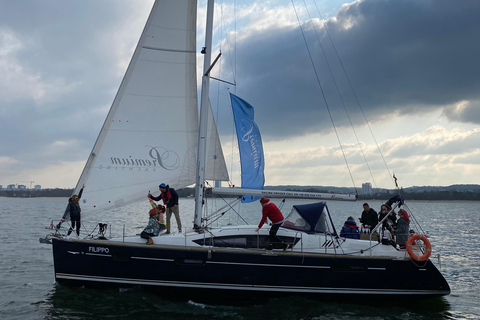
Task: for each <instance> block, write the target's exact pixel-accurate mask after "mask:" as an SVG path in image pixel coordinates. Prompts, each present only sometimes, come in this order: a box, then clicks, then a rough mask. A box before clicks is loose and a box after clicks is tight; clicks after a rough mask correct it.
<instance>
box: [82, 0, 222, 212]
mask: <svg viewBox="0 0 480 320" xmlns="http://www.w3.org/2000/svg"><path fill="white" fill-rule="evenodd" d="M196 11H197V2H196V1H195V0H182V1H177V0H164V1H157V2H155V4H154V6H153V8H152V11H151V13H150V16H149V18H148V21H147V24H146V26H145V29H144V30H143V33H142V36H141V38H140V41H139V43H138V45H137V47H136V49H135V52H134V54H133V57H132V60H131V62H130V65H129V66H128V69H127V72H126V74H125V76H124V78H123V81H122V83H121V86H120V88H119V90H118V93H117V95H116V97H115V99H114V101H113V104H112V107H111V109H110V111H109V113H108V115H107V118H106V120H105V123H104V125H103V127H102V130H101V132H100V135H99V137H98V138H97V141H96V143H95V146H94V148H93V150H92V153H91V154H90V157H89V159H88V161H87V164H86V166H85V169H84V171H83V173H82V175H81V177H80V180H79V182H78V184H77V187H76V192H78V191H79V189H80V188H81V186H82V184H85V185H86V188H85V191H84V194H83V197H82V211H83V212H88V211H92V210H102V209H108V208H113V207H117V206H122V205H124V204H128V203H132V202H135V201H138V200H140V199H143V198H145V197H146V195H147V192H148V191H149V190H151V191H152V192H154V191H157V190H158V184H159V183H160V182H164V183H166V184H169V185H171V186H172V187H174V188H177V189H178V188H182V187H186V186H188V185H191V184H193V183H195V172H196V165H197V145H198V110H197V103H198V102H197V81H196V50H195V48H196ZM209 125H210V128H209V130H208V132H209V134H210V135H213V136H210V137H208V136H207V141H209V142H208V143H207V150H208V154H209V157H208V159H207V165H206V179H216V180H228V174H227V170H226V165H225V160H224V158H223V154H222V152H221V148H220V144H219V140H218V134H217V130H216V127H215V122H214V121H213V114H212V112H211V110H210V111H209ZM214 171H215V172H214Z"/></svg>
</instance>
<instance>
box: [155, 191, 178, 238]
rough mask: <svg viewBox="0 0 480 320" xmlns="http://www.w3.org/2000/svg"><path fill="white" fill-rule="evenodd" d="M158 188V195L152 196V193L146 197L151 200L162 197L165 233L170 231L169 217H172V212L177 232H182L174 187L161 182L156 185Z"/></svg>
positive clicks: (157, 199)
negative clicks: (165, 217) (164, 213)
mask: <svg viewBox="0 0 480 320" xmlns="http://www.w3.org/2000/svg"><path fill="white" fill-rule="evenodd" d="M158 189H159V190H160V192H161V193H160V195H159V196H158V197H154V196H152V194H150V193H149V194H148V197H149V198H150V199H152V200H155V201H159V200H160V199H162V201H163V204H164V205H165V206H166V207H167V212H166V213H167V232H166V234H169V233H170V218H171V217H172V213H173V214H174V215H175V220H177V226H178V232H182V221H180V210H179V209H178V194H177V192H176V191H175V189H173V188H170V186H169V185H166V184H165V183H161V184H160V185H159V186H158Z"/></svg>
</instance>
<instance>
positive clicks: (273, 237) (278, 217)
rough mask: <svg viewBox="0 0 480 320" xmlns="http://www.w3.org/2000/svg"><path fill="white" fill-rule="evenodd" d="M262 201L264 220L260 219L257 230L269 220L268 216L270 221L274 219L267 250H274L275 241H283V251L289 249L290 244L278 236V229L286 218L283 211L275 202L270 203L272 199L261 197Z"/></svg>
mask: <svg viewBox="0 0 480 320" xmlns="http://www.w3.org/2000/svg"><path fill="white" fill-rule="evenodd" d="M260 203H261V204H262V220H260V223H259V224H258V228H257V229H256V230H255V232H258V230H260V228H261V227H262V226H263V224H264V223H265V222H266V221H267V218H268V219H270V221H272V227H271V228H270V233H269V236H270V244H269V245H268V247H267V250H272V249H273V245H274V244H275V243H281V244H282V246H283V251H285V250H287V249H288V247H290V246H289V245H288V244H287V243H285V242H283V241H282V240H281V239H280V238H279V237H277V231H278V229H279V228H280V226H281V225H282V223H283V220H284V218H283V214H282V212H281V211H280V209H278V207H277V206H276V205H275V204H274V203H270V199H268V198H262V199H260Z"/></svg>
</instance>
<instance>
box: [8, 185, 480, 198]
mask: <svg viewBox="0 0 480 320" xmlns="http://www.w3.org/2000/svg"><path fill="white" fill-rule="evenodd" d="M285 190H286V191H301V192H319V193H333V192H332V191H329V190H327V189H318V188H306V189H305V188H298V189H297V188H286V189H285ZM194 192H195V190H194V188H182V189H178V190H177V193H178V196H179V197H181V198H187V197H193V194H194ZM72 193H73V189H60V188H56V189H41V190H35V189H24V190H1V191H0V197H18V198H34V197H67V198H68V197H70V196H71V195H72ZM395 194H400V195H401V196H402V197H403V198H404V199H405V200H427V201H428V200H432V201H433V200H435V201H441V200H457V201H458V200H460V201H480V191H467V190H465V191H458V190H428V191H425V190H423V191H415V192H412V191H406V190H403V189H400V190H399V191H398V192H397V193H395ZM393 195H394V193H392V191H390V192H386V193H374V194H371V195H363V194H361V195H359V196H358V199H359V200H374V199H377V200H388V199H390V198H391V197H392V196H393Z"/></svg>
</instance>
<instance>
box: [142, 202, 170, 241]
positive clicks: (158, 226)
mask: <svg viewBox="0 0 480 320" xmlns="http://www.w3.org/2000/svg"><path fill="white" fill-rule="evenodd" d="M148 213H149V215H150V218H149V219H148V225H147V227H146V228H145V229H144V230H143V231H142V233H140V237H142V238H143V239H147V242H146V244H153V239H152V237H156V236H158V235H159V233H160V231H162V230H164V229H165V228H166V225H165V222H164V220H163V214H164V213H165V207H164V206H162V205H161V204H159V205H157V206H156V207H155V208H152V209H151V210H150V211H149V212H148Z"/></svg>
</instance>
